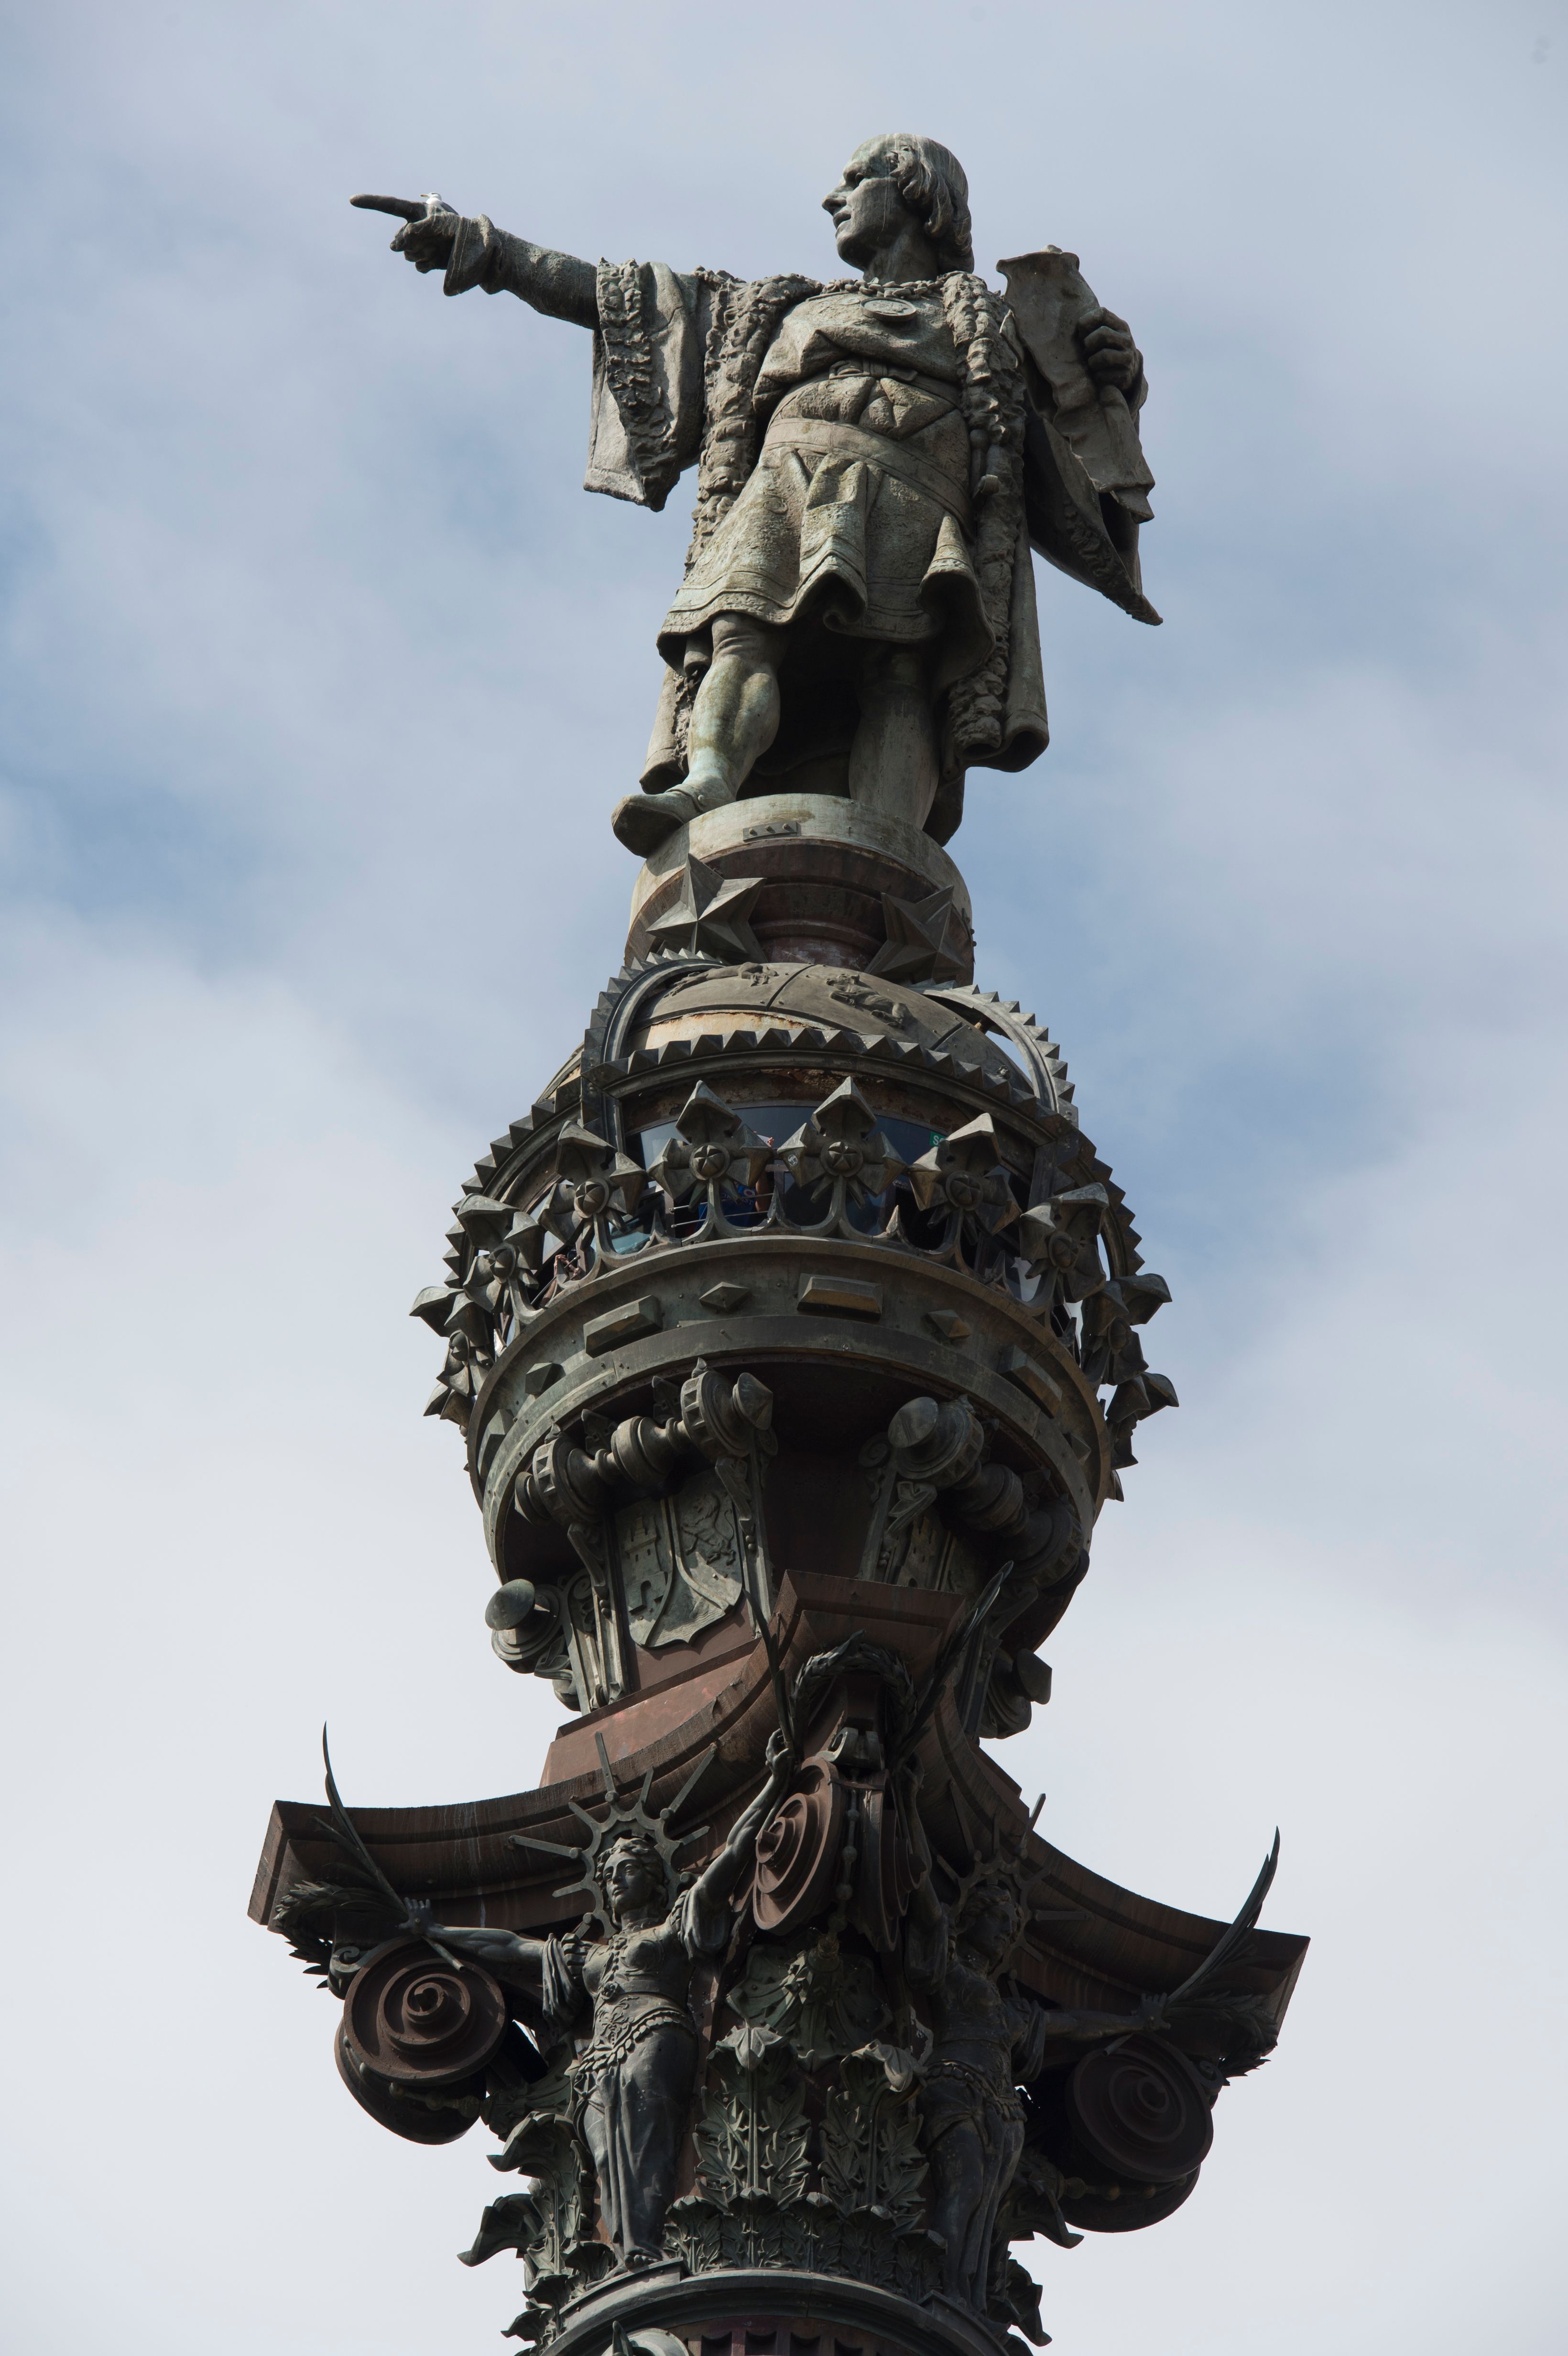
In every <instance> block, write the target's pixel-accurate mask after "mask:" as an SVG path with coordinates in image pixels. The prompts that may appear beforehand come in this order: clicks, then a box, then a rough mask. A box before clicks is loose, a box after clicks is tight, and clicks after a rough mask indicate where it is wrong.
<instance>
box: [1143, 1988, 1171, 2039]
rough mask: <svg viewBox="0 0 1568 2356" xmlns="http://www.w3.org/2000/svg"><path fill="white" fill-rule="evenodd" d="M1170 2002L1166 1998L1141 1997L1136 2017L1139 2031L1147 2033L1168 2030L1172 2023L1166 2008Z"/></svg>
mask: <svg viewBox="0 0 1568 2356" xmlns="http://www.w3.org/2000/svg"><path fill="white" fill-rule="evenodd" d="M1169 2002H1170V1999H1169V1997H1164V1996H1142V1997H1139V1998H1138V2009H1137V2016H1136V2017H1137V2025H1138V2027H1139V2029H1143V2030H1144V2031H1145V2032H1146V2033H1147V2031H1149V2030H1157V2029H1168V2027H1169V2026H1170V2023H1169V2020H1168V2018H1167V2009H1166V2008H1167V2007H1168V2004H1169Z"/></svg>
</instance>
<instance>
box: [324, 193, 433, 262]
mask: <svg viewBox="0 0 1568 2356" xmlns="http://www.w3.org/2000/svg"><path fill="white" fill-rule="evenodd" d="M348 201H349V203H350V204H351V205H357V206H358V208H359V209H360V210H361V211H362V212H371V213H391V214H392V215H393V216H394V217H395V218H396V219H398V220H400V221H401V222H402V224H403V226H402V228H401V229H400V230H399V231H398V233H397V235H396V237H395V238H394V239H393V240H392V252H394V253H402V254H406V255H407V256H408V258H409V260H410V261H411V262H412V263H413V265H414V268H415V269H416V270H444V269H445V268H446V265H447V263H448V262H450V261H451V260H452V249H453V245H454V243H455V242H456V239H457V223H458V220H459V218H460V216H459V215H458V214H457V213H456V212H454V211H453V208H452V207H451V206H450V205H449V204H448V203H447V201H446V198H444V197H438V196H437V195H436V194H435V193H434V191H433V190H432V192H431V193H430V195H428V196H423V197H350V198H349V199H348Z"/></svg>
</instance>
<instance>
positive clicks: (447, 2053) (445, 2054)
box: [343, 1939, 507, 2093]
mask: <svg viewBox="0 0 1568 2356" xmlns="http://www.w3.org/2000/svg"><path fill="white" fill-rule="evenodd" d="M506 2029H507V2000H506V1997H504V1996H503V1995H502V1993H501V1990H500V1987H498V1985H497V1984H496V1981H495V1980H494V1979H492V1977H491V1976H490V1974H489V1973H488V1972H487V1971H485V1969H484V1967H483V1965H479V1964H472V1963H463V1964H458V1965H453V1964H450V1963H447V1962H446V1961H445V1960H444V1958H443V1957H442V1956H440V1955H438V1954H435V1952H434V1951H433V1949H432V1948H430V1947H428V1946H426V1944H425V1943H424V1941H423V1940H422V1939H410V1940H406V1941H403V1942H400V1944H398V1945H397V1946H396V1947H391V1948H389V1949H387V1950H386V1951H385V1952H384V1953H383V1954H380V1955H379V1956H377V1957H376V1958H375V1959H374V1960H373V1961H372V1962H370V1963H368V1964H367V1965H365V1967H364V1969H363V1970H362V1971H360V1972H359V1973H358V1974H357V1976H356V1978H355V1979H354V1981H353V1982H352V1984H351V1986H350V1987H349V1990H348V1994H347V1997H345V1998H344V2002H343V2033H344V2038H345V2040H346V2042H347V2046H348V2050H349V2051H350V2052H351V2053H353V2054H354V2056H355V2057H356V2058H357V2060H358V2061H360V2062H362V2063H363V2064H364V2066H365V2068H366V2069H367V2070H371V2071H374V2072H375V2074H376V2075H377V2077H379V2078H383V2079H386V2080H389V2082H390V2083H391V2084H393V2085H394V2086H399V2087H401V2088H403V2089H405V2090H406V2091H408V2092H410V2093H434V2092H436V2091H437V2090H439V2089H440V2088H442V2087H444V2086H456V2085H460V2084H461V2083H463V2081H464V2079H465V2078H471V2077H472V2076H473V2075H474V2073H475V2071H476V2070H482V2069H483V2068H484V2066H485V2062H486V2061H489V2060H490V2059H491V2057H492V2056H493V2055H494V2053H495V2052H496V2048H497V2047H498V2046H499V2044H500V2042H501V2040H502V2038H503V2037H504V2036H505V2034H506Z"/></svg>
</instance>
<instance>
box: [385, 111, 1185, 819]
mask: <svg viewBox="0 0 1568 2356" xmlns="http://www.w3.org/2000/svg"><path fill="white" fill-rule="evenodd" d="M354 201H355V203H356V204H358V205H362V206H367V207H369V208H370V209H375V210H380V211H388V212H393V213H396V214H399V215H400V216H401V217H402V219H403V226H402V227H401V228H400V230H399V231H398V233H397V235H396V236H395V237H394V239H393V240H392V244H393V248H394V251H396V252H401V253H403V254H404V255H406V256H407V258H408V259H409V260H410V261H411V262H412V263H413V264H414V266H415V267H416V269H419V270H421V271H432V270H440V271H442V272H443V273H444V284H445V291H446V293H447V294H449V295H461V294H464V293H465V292H466V291H467V290H468V289H470V288H471V287H475V286H482V287H483V288H484V289H485V292H486V293H487V294H491V295H498V294H500V293H502V292H506V293H507V294H511V295H517V296H519V297H520V298H521V299H522V301H524V302H526V303H528V304H531V305H532V306H533V307H534V309H535V310H537V311H542V312H544V313H546V314H547V315H548V316H550V317H553V318H560V319H570V320H571V321H573V322H574V323H575V324H576V325H577V326H579V327H587V328H589V329H590V330H591V331H592V337H593V392H592V422H591V426H590V433H589V453H588V471H587V476H586V478H585V481H586V487H587V488H588V489H590V490H596V491H608V492H609V493H610V495H611V496H612V498H623V499H629V500H631V501H633V502H634V503H635V504H636V505H638V506H642V507H649V508H655V509H657V508H661V507H662V506H663V505H664V503H665V500H666V499H667V498H668V496H669V493H670V491H671V490H672V489H673V487H674V486H675V483H676V480H677V477H679V476H680V475H681V474H682V473H684V472H685V470H686V469H687V468H688V466H693V465H695V466H696V468H697V507H696V511H695V517H694V528H693V531H692V537H691V545H690V548H689V551H688V555H687V562H686V574H685V578H684V580H683V581H682V582H681V584H680V587H679V589H678V590H677V593H676V596H675V600H674V602H673V604H672V605H671V606H670V608H669V611H668V612H667V615H666V616H665V618H664V621H663V623H662V624H661V626H660V628H659V633H658V647H659V651H660V653H661V654H662V656H663V657H664V660H665V665H666V671H665V678H664V683H663V689H662V692H661V694H660V697H659V704H658V711H657V714H656V719H655V723H654V731H653V738H652V742H651V743H650V744H649V747H648V754H647V758H646V761H645V764H644V767H643V773H642V791H641V793H640V794H633V795H630V796H628V797H627V798H626V799H625V800H624V801H623V802H622V803H621V804H620V805H619V807H618V809H616V811H615V816H614V828H615V832H616V834H617V835H618V836H619V837H620V839H621V841H623V842H624V843H625V844H626V845H627V847H628V848H629V849H631V850H633V851H637V852H639V853H643V854H646V853H648V852H650V851H654V850H656V848H657V846H658V844H659V843H660V842H661V841H663V840H664V838H665V837H666V836H667V834H668V833H670V832H671V831H672V830H673V829H675V828H676V827H677V826H678V825H681V824H683V823H684V822H685V821H687V820H688V819H692V818H694V817H696V816H697V815H698V813H699V812H700V811H703V810H708V809H717V808H718V807H720V805H721V804H723V803H726V802H731V801H733V800H735V799H736V798H737V797H738V796H741V795H743V794H746V793H748V792H751V793H763V792H768V791H776V790H781V789H784V790H791V791H798V792H803V793H817V794H835V795H839V796H843V795H848V796H849V797H850V798H851V799H853V800H855V801H859V802H863V803H866V804H869V805H870V806H872V807H873V808H875V809H879V810H881V811H884V812H887V813H890V814H891V815H895V816H897V817H900V818H902V819H906V820H908V821H909V822H910V823H912V825H914V826H917V827H923V828H924V829H925V830H926V831H927V832H928V833H930V834H932V835H933V836H934V837H935V839H936V841H939V842H945V841H947V840H948V838H949V837H950V836H951V835H952V834H953V833H954V831H955V830H956V828H957V825H958V822H959V819H960V818H961V817H962V815H963V808H964V778H965V771H966V770H968V769H970V768H975V767H979V768H993V769H1022V768H1026V767H1027V766H1029V763H1030V762H1031V761H1033V760H1035V759H1037V758H1038V756H1039V755H1040V753H1041V752H1043V751H1044V749H1045V745H1046V743H1047V739H1048V731H1047V725H1046V713H1045V687H1044V680H1043V675H1042V670H1041V664H1040V629H1039V624H1038V621H1037V618H1036V613H1035V599H1034V579H1033V571H1032V567H1031V565H1030V562H1029V550H1030V548H1031V547H1032V548H1034V549H1036V550H1038V551H1039V552H1040V555H1042V556H1044V557H1045V558H1047V559H1048V560H1049V561H1050V562H1051V563H1053V564H1055V565H1058V566H1059V567H1060V568H1061V570H1062V571H1063V572H1065V573H1071V574H1072V576H1073V577H1074V578H1075V579H1077V580H1080V581H1083V582H1085V583H1086V584H1089V585H1090V586H1091V587H1093V588H1095V589H1098V590H1100V591H1101V592H1102V594H1104V595H1105V596H1107V597H1110V598H1112V599H1113V600H1114V601H1115V603H1116V604H1117V605H1120V606H1121V607H1122V608H1123V609H1124V610H1125V612H1127V613H1129V614H1131V615H1133V616H1136V618H1137V619H1138V620H1140V621H1146V622H1156V621H1157V620H1158V619H1159V616H1158V615H1157V614H1156V613H1155V611H1154V609H1153V607H1152V606H1151V605H1148V603H1147V600H1146V599H1145V597H1144V595H1143V594H1142V588H1141V584H1140V578H1139V572H1138V556H1137V536H1138V526H1139V524H1140V523H1141V522H1145V521H1147V519H1148V516H1149V513H1150V509H1149V505H1148V492H1149V488H1150V487H1151V485H1152V482H1153V477H1152V476H1151V475H1150V474H1149V472H1148V469H1147V466H1146V465H1145V463H1144V458H1143V453H1142V450H1141V448H1140V446H1139V443H1138V435H1137V425H1136V420H1137V415H1138V412H1139V410H1140V408H1141V406H1142V403H1143V401H1144V397H1145V391H1146V386H1145V380H1144V371H1143V361H1142V359H1141V356H1140V355H1139V353H1138V351H1137V349H1136V346H1135V344H1134V342H1133V338H1132V336H1131V334H1130V332H1129V331H1128V328H1127V327H1126V323H1125V321H1124V320H1122V319H1119V318H1118V317H1117V316H1115V313H1114V312H1110V311H1107V310H1105V309H1104V308H1103V307H1102V306H1101V305H1099V304H1098V303H1097V302H1096V301H1095V298H1094V296H1093V294H1092V293H1091V291H1090V289H1089V287H1088V286H1087V284H1085V282H1084V280H1083V276H1082V275H1081V273H1080V272H1079V268H1078V262H1077V257H1076V256H1075V255H1073V254H1071V253H1064V252H1061V251H1059V250H1058V249H1057V248H1055V247H1047V248H1046V249H1045V250H1044V251H1043V252H1039V253H1032V254H1026V255H1023V256H1020V257H1019V259H1018V260H1016V261H1013V262H1002V263H1000V264H998V268H999V269H1000V270H1001V272H1002V273H1003V274H1004V280H1005V284H1006V287H1007V293H1006V295H1005V296H1004V295H997V294H996V293H995V292H994V291H993V290H992V289H991V288H989V287H988V286H987V284H986V283H985V281H984V280H983V279H981V278H979V277H977V276H976V274H975V271H974V249H973V244H972V241H971V236H970V223H969V201H968V187H967V183H966V182H965V177H964V173H963V171H962V169H961V168H960V166H959V164H958V162H957V159H956V158H955V156H953V155H950V154H949V153H948V151H947V149H946V148H945V147H943V146H940V145H938V144H937V142H936V141H935V140H933V139H922V138H915V137H913V136H911V135H907V134H903V133H898V134H891V135H888V136H883V137H880V138H877V139H870V140H868V141H867V142H866V144H865V145H863V146H861V147H859V148H857V150H856V152H855V154H854V155H852V156H851V157H850V159H849V161H848V164H847V165H846V166H845V167H844V171H843V174H842V176H841V177H840V179H839V182H838V186H837V187H836V188H835V189H834V190H833V192H832V194H831V195H830V196H828V197H827V198H826V199H825V207H826V209H827V212H828V213H829V214H830V215H831V216H832V220H833V226H834V232H835V236H836V239H837V248H838V253H839V256H840V258H841V260H842V261H844V262H847V263H848V264H849V265H850V266H851V267H852V268H854V269H857V270H859V272H860V273H861V275H860V276H859V277H858V278H848V279H838V280H835V281H833V282H831V283H829V284H820V283H818V282H817V281H816V280H815V279H810V278H803V277H795V276H781V277H773V278H760V279H752V280H750V281H748V280H743V279H738V278H734V277H731V276H730V275H729V274H728V273H726V272H723V271H720V270H708V269H698V270H694V271H690V272H679V271H675V270H670V269H667V267H666V266H665V265H664V263H662V262H600V263H599V264H598V266H597V268H595V267H594V266H593V265H592V263H589V262H581V261H578V260H576V259H574V258H573V257H572V256H571V255H570V254H563V253H555V252H549V251H548V250H546V249H544V248H542V247H539V246H537V245H530V244H529V243H528V241H527V240H526V239H524V238H520V237H514V236H511V235H509V234H508V233H507V231H505V230H497V229H496V227H495V226H494V224H493V223H492V222H491V221H489V220H486V218H485V216H484V215H483V214H480V215H478V216H477V217H476V218H475V219H469V218H468V217H466V216H464V215H463V214H460V213H458V212H456V211H454V210H453V208H452V207H451V206H450V205H448V204H447V203H446V202H445V201H444V200H443V198H440V197H437V196H427V197H423V198H419V199H418V200H408V199H404V198H385V197H357V198H355V199H354Z"/></svg>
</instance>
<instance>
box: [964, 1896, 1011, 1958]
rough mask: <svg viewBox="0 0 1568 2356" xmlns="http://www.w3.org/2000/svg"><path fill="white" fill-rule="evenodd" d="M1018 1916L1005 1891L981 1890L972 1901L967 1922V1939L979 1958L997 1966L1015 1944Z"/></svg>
mask: <svg viewBox="0 0 1568 2356" xmlns="http://www.w3.org/2000/svg"><path fill="white" fill-rule="evenodd" d="M1017 1927H1018V1917H1017V1915H1016V1913H1015V1912H1014V1910H1013V1903H1012V1901H1011V1899H1010V1898H1009V1897H1008V1893H1007V1891H1006V1890H979V1891H977V1892H976V1895H975V1897H974V1899H973V1900H972V1901H970V1905H969V1910H968V1912H967V1913H966V1914H965V1919H964V1926H963V1930H964V1936H965V1939H966V1940H967V1941H968V1944H970V1946H971V1947H973V1948H974V1950H975V1953H976V1954H977V1955H983V1956H984V1957H985V1959H986V1961H987V1963H992V1964H994V1963H995V1962H996V1960H997V1956H998V1955H1003V1954H1006V1953H1007V1951H1008V1948H1009V1947H1010V1946H1011V1945H1012V1943H1013V1933H1014V1931H1015V1930H1016V1929H1017Z"/></svg>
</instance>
